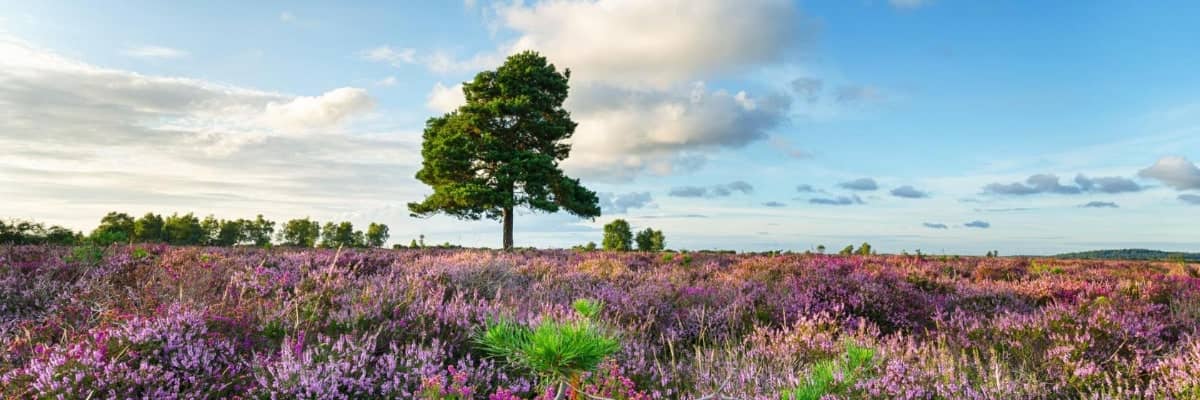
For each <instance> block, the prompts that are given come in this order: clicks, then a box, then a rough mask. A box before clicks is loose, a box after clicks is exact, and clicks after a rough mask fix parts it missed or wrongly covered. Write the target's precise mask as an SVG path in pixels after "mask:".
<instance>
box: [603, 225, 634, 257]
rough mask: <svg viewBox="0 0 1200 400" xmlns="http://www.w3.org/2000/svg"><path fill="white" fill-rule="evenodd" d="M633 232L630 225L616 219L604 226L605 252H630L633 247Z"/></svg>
mask: <svg viewBox="0 0 1200 400" xmlns="http://www.w3.org/2000/svg"><path fill="white" fill-rule="evenodd" d="M632 242H633V232H630V230H629V223H628V222H625V220H623V219H615V220H613V221H612V222H609V223H608V225H604V241H603V243H602V244H603V245H604V250H612V251H629V250H630V248H632V247H633V243H632Z"/></svg>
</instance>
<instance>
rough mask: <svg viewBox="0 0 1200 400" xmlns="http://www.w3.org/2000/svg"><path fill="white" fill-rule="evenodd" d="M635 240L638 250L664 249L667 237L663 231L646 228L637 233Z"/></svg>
mask: <svg viewBox="0 0 1200 400" xmlns="http://www.w3.org/2000/svg"><path fill="white" fill-rule="evenodd" d="M634 241H635V242H637V247H638V251H663V249H664V248H666V242H667V239H666V237H665V236H663V233H662V231H658V230H654V229H652V228H646V229H644V230H642V231H639V232H638V233H637V236H635V237H634Z"/></svg>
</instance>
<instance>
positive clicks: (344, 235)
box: [321, 221, 364, 248]
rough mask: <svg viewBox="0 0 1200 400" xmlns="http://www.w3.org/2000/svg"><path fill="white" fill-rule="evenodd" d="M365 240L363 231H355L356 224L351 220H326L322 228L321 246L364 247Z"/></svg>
mask: <svg viewBox="0 0 1200 400" xmlns="http://www.w3.org/2000/svg"><path fill="white" fill-rule="evenodd" d="M363 242H364V238H363V233H362V232H361V231H355V230H354V224H352V223H350V221H342V222H340V223H337V224H335V223H333V222H326V223H325V226H324V227H322V229H321V247H325V248H337V247H362V246H363Z"/></svg>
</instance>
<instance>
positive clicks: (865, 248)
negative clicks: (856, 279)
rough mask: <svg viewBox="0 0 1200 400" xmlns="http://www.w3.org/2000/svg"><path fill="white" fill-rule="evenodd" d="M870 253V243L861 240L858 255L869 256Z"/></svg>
mask: <svg viewBox="0 0 1200 400" xmlns="http://www.w3.org/2000/svg"><path fill="white" fill-rule="evenodd" d="M871 254H873V253H871V244H870V243H867V242H863V244H862V246H859V248H858V255H860V256H869V255H871Z"/></svg>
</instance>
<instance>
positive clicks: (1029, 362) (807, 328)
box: [0, 245, 1200, 400]
mask: <svg viewBox="0 0 1200 400" xmlns="http://www.w3.org/2000/svg"><path fill="white" fill-rule="evenodd" d="M1198 329H1200V278H1197V271H1196V266H1195V265H1188V264H1184V263H1180V262H1176V263H1162V262H1114V261H1070V260H1049V259H1047V260H1042V259H1018V258H941V257H936V258H935V257H925V258H923V259H922V258H918V257H914V256H827V255H817V254H808V255H801V254H762V255H730V254H705V253H684V254H680V253H609V252H574V251H516V252H495V251H475V250H435V249H413V250H355V251H338V250H314V249H304V250H287V249H282V248H277V249H270V250H263V249H250V248H203V247H169V246H165V245H135V246H129V245H114V246H110V247H108V248H98V247H53V246H16V247H0V343H2V346H3V349H2V351H0V376H2V378H0V388H2V389H0V390H2V393H3V395H4V396H5V397H7V398H13V399H24V398H33V397H40V398H81V399H82V398H92V399H98V398H154V399H160V398H420V399H495V400H499V399H531V398H554V397H560V398H575V399H585V398H592V399H603V398H608V399H645V398H663V399H676V398H689V399H696V398H707V399H717V398H726V399H730V398H733V399H746V398H763V399H768V398H770V399H779V398H789V399H790V398H797V399H817V398H854V399H858V398H870V399H891V398H920V399H926V398H929V399H932V398H940V399H963V398H993V399H1015V398H1112V399H1126V398H1196V397H1197V396H1200V339H1198V338H1197V337H1196V334H1197V331H1198ZM822 396H833V397H822Z"/></svg>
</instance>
